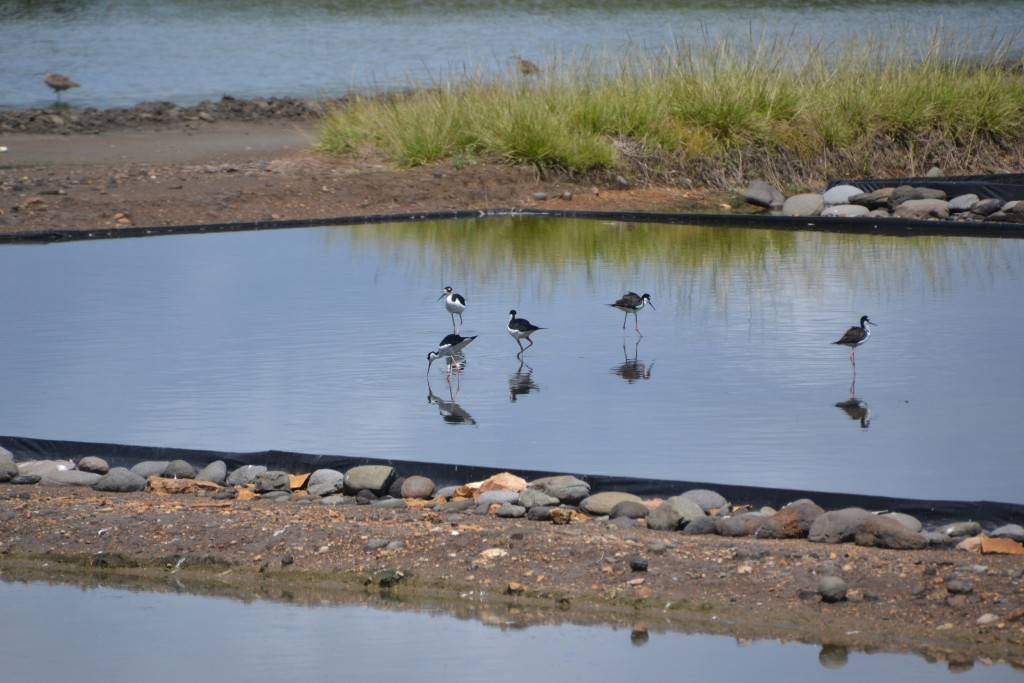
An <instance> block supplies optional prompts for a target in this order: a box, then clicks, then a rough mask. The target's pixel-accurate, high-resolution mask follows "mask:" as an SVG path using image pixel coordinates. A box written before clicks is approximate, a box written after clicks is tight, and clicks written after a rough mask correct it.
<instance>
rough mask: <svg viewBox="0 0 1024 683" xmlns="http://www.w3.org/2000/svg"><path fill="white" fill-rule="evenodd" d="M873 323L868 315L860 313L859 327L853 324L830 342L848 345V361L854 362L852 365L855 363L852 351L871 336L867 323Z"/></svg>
mask: <svg viewBox="0 0 1024 683" xmlns="http://www.w3.org/2000/svg"><path fill="white" fill-rule="evenodd" d="M874 324H875V323H873V322H871V321H870V320H868V317H867V316H866V315H862V316H861V317H860V326H859V327H858V326H856V325H854V326H853V327H851V328H850V329H848V330H847V331H846V332H845V333H844V334H843V336H842V337H840V338H839V339H838V340H836V341H834V342H832V343H833V344H839V345H840V346H849V347H850V362H851V363H854V365H856V361H855V360H854V358H853V353H854V351H856V350H857V347H858V346H860V345H861V344H863V343H864V342H866V341H867V340H868V337H870V336H871V330H869V329H868V325H874Z"/></svg>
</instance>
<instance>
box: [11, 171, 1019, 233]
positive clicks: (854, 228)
mask: <svg viewBox="0 0 1024 683" xmlns="http://www.w3.org/2000/svg"><path fill="white" fill-rule="evenodd" d="M856 182H860V181H856ZM516 217H524V218H526V217H536V218H566V219H577V220H595V221H609V222H616V223H662V224H671V225H689V226H702V227H718V228H767V229H772V230H795V231H810V232H838V233H851V234H867V235H885V236H895V237H919V236H922V235H944V236H957V237H1005V238H1014V239H1020V238H1021V237H1024V224H1021V223H1013V222H1005V221H993V220H988V221H943V220H923V219H913V218H897V217H888V218H878V217H868V216H856V217H838V216H837V217H820V216H818V217H805V216H782V215H778V214H770V213H766V212H764V213H665V212H645V211H572V210H565V209H550V210H549V209H500V208H498V209H467V210H460V211H427V212H421V213H393V214H373V215H364V216H338V217H334V218H315V219H294V220H281V221H246V222H238V223H203V224H196V225H165V226H151V227H126V228H95V229H84V230H41V231H33V232H15V233H6V234H0V244H4V243H14V244H30V243H40V244H47V243H59V242H73V241H79V240H94V239H115V238H128V237H159V236H166V235H191V234H204V233H224V232H246V231H255V230H283V229H288V228H317V227H330V226H342V225H370V224H380V223H407V222H423V221H454V220H479V219H487V218H516Z"/></svg>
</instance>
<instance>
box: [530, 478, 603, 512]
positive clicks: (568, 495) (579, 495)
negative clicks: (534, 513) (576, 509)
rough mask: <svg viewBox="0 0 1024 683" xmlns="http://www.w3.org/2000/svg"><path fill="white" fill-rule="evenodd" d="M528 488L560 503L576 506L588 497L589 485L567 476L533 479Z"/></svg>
mask: <svg viewBox="0 0 1024 683" xmlns="http://www.w3.org/2000/svg"><path fill="white" fill-rule="evenodd" d="M529 488H531V489H536V490H537V491H541V492H542V493H546V494H548V495H549V496H552V497H554V498H557V499H558V501H559V502H561V503H568V504H569V505H576V504H578V503H579V502H580V501H581V500H583V499H584V498H586V497H587V496H589V495H590V484H588V483H587V482H585V481H583V480H581V479H577V478H576V477H573V476H571V475H568V474H563V475H557V476H553V477H543V478H541V479H535V480H534V481H531V482H530V484H529Z"/></svg>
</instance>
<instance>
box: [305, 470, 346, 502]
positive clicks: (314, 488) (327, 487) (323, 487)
mask: <svg viewBox="0 0 1024 683" xmlns="http://www.w3.org/2000/svg"><path fill="white" fill-rule="evenodd" d="M344 489H345V474H344V473H342V472H339V471H338V470H332V469H329V468H322V469H319V470H314V471H313V473H312V474H310V475H309V481H307V482H306V491H308V492H309V495H311V496H331V495H334V494H335V493H341V492H342V491H343V490H344Z"/></svg>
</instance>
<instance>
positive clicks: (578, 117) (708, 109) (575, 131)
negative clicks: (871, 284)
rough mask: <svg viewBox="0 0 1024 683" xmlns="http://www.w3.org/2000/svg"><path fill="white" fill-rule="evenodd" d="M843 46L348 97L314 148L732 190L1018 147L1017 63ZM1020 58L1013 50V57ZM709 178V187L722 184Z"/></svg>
mask: <svg viewBox="0 0 1024 683" xmlns="http://www.w3.org/2000/svg"><path fill="white" fill-rule="evenodd" d="M918 44H923V45H924V46H925V47H924V48H923V49H921V50H919V51H914V50H911V49H909V48H906V47H904V45H903V44H902V43H900V42H898V41H895V40H892V39H890V40H871V39H868V40H866V41H862V42H860V43H850V44H849V45H845V46H839V48H838V49H837V48H836V47H835V46H823V45H820V44H813V43H811V44H792V43H788V42H785V41H782V40H777V41H762V42H761V43H759V44H755V45H753V46H751V47H742V46H739V45H737V44H734V43H731V42H728V41H723V42H719V43H716V44H709V45H703V46H697V47H694V46H689V45H674V46H671V47H666V48H665V49H663V50H661V51H660V52H659V53H657V54H651V53H644V52H641V51H639V50H636V51H629V52H628V53H627V54H624V55H622V56H620V57H618V58H616V59H608V58H604V59H597V60H595V59H589V58H583V59H578V60H575V61H566V60H562V59H558V58H556V59H552V60H550V61H549V62H548V63H546V64H544V65H543V70H542V72H541V74H540V75H539V76H530V77H523V76H520V75H519V74H518V73H515V72H514V71H512V70H509V71H508V72H507V73H505V74H503V75H502V76H501V77H498V78H489V79H488V78H484V77H483V76H481V75H472V74H471V75H469V76H464V77H462V78H460V79H459V80H453V81H450V82H445V83H441V84H438V83H433V84H431V85H430V86H429V87H423V88H415V89H413V90H411V91H410V92H408V93H405V94H402V95H389V96H379V97H368V96H364V97H356V98H354V99H353V100H351V101H350V102H349V103H348V104H346V105H344V106H340V107H338V108H336V109H334V110H332V111H330V112H329V113H328V114H327V115H326V116H325V118H324V120H323V122H322V125H321V129H320V134H319V148H320V149H321V150H323V151H326V152H334V153H348V152H352V151H355V150H359V149H363V148H366V147H367V146H369V147H373V148H375V149H377V150H380V151H382V152H383V153H385V154H386V155H388V156H389V157H390V158H392V159H393V160H395V161H396V162H397V163H399V164H402V165H406V166H413V165H418V164H425V163H430V162H434V161H438V160H442V159H453V160H465V159H472V158H475V157H487V158H494V159H501V160H505V161H507V162H509V163H514V164H530V165H533V166H535V167H536V168H537V169H538V170H540V171H542V172H558V171H566V172H571V173H590V172H595V171H596V172H604V171H610V170H622V171H625V172H633V173H644V174H647V175H648V176H658V175H666V174H672V175H673V176H676V177H679V176H680V175H682V176H684V177H688V178H689V179H690V181H691V182H692V183H693V184H704V185H715V184H727V183H728V182H730V181H733V180H736V179H738V178H740V177H742V176H744V175H748V174H749V173H751V172H756V173H759V174H760V175H763V176H767V177H769V178H770V177H772V176H778V177H779V178H780V179H782V180H784V181H788V183H789V184H792V183H799V182H800V181H802V180H803V181H806V180H808V179H809V178H810V177H820V176H823V175H827V174H829V173H840V174H842V173H847V174H851V175H852V174H855V173H865V172H866V173H870V172H872V171H876V172H878V173H885V172H890V171H892V170H894V169H896V170H898V171H900V172H901V173H902V174H905V173H906V172H907V171H908V170H910V169H911V168H912V167H914V166H917V165H921V164H925V163H940V164H941V163H943V162H944V163H945V164H946V165H947V166H949V165H953V166H954V167H957V168H947V171H949V172H955V171H957V170H959V167H961V166H970V165H972V164H974V165H981V166H985V167H986V169H985V170H995V169H992V168H991V167H992V166H993V165H996V166H998V165H999V164H1000V163H1008V162H1012V161H1013V160H1014V159H1013V157H1014V156H1016V157H1017V158H1016V159H1015V161H1016V162H1018V163H1019V160H1020V159H1019V154H1020V152H1021V151H1022V150H1024V68H1022V67H1024V63H1022V61H1021V59H1020V57H1017V58H1015V59H1011V58H1010V57H1009V55H1010V54H1012V49H1013V45H1007V44H1000V45H990V46H988V47H987V51H986V53H985V54H986V55H987V56H986V57H984V58H982V59H976V58H968V56H967V55H968V54H973V53H974V52H976V50H970V51H969V50H968V49H967V48H966V47H965V46H964V44H962V43H957V42H956V41H954V40H953V39H952V38H950V37H949V36H948V35H947V34H944V33H936V34H934V35H932V36H931V37H930V39H928V40H925V41H923V43H922V42H921V41H918ZM1018 54H1019V52H1018ZM716 181H717V182H716Z"/></svg>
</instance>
